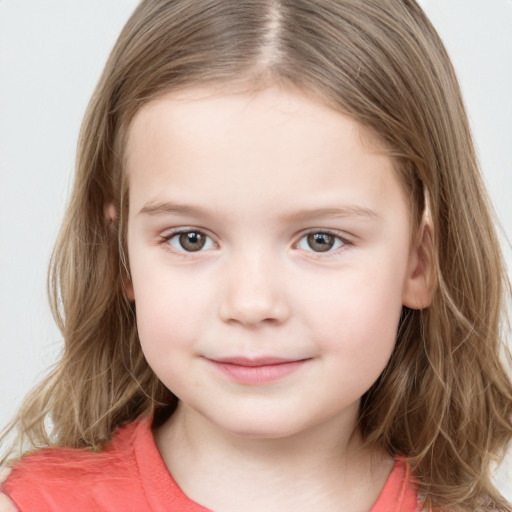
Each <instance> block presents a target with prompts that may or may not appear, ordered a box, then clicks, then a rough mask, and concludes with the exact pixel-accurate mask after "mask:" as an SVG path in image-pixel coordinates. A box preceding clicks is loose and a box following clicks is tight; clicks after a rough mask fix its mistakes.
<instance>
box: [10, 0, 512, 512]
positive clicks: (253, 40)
mask: <svg viewBox="0 0 512 512" xmlns="http://www.w3.org/2000/svg"><path fill="white" fill-rule="evenodd" d="M226 84H229V85H230V87H233V88H240V89H241V90H258V89H263V88H265V87H268V86H269V85H274V84H277V85H279V86H283V87H285V88H295V89H298V90H300V91H302V92H304V93H306V94H308V95H310V97H312V98H314V99H316V100H318V101H321V102H322V103H324V104H326V105H328V106H330V107H331V108H333V109H335V110H337V111H339V112H341V113H343V114H346V115H349V116H350V117H352V118H353V119H355V120H356V121H358V122H359V123H361V125H363V126H365V127H367V128H369V129H370V130H371V132H372V133H375V134H377V137H378V139H379V140H380V141H382V142H383V143H384V145H385V147H386V148H388V150H389V152H390V154H391V155H392V156H393V158H395V160H396V162H397V172H398V174H399V176H400V181H401V183H402V184H403V186H404V188H405V189H406V191H407V193H408V196H409V197H410V201H411V206H412V211H413V224H414V226H416V227H417V226H419V225H420V221H421V218H422V217H423V216H424V215H428V218H429V225H430V227H431V229H430V230H429V231H428V233H427V234H426V236H427V238H428V240H427V243H426V244H425V251H426V254H425V259H426V261H427V260H428V262H429V264H431V265H432V275H433V300H432V305H431V306H430V307H428V308H426V309H423V310H410V309H407V308H404V310H403V314H402V319H401V322H400V327H399V330H398V335H397V342H396V347H395V350H394V352H393V355H392V357H391V360H390V362H389V364H388V366H387V368H386V369H385V371H384V373H383V374H382V375H381V377H380V378H379V379H378V381H377V382H376V383H375V384H374V385H373V386H372V388H371V389H370V390H369V391H368V392H367V393H366V394H365V395H364V396H363V398H362V401H361V408H360V419H359V427H360V429H361V432H362V433H363V436H364V438H365V439H366V442H367V443H368V444H369V445H373V446H383V447H385V448H386V449H387V450H388V451H389V453H390V454H393V455H396V454H400V455H402V456H404V457H406V458H407V459H408V461H409V462H410V464H411V467H412V470H413V473H414V475H415V477H416V479H417V484H418V488H419V490H420V493H421V496H422V497H423V500H424V503H423V504H424V507H425V508H428V507H429V506H433V507H434V508H436V509H440V510H466V511H474V510H509V509H508V505H507V504H506V502H505V500H504V499H503V498H502V497H501V496H500V495H499V493H498V491H497V490H496V489H495V488H494V487H493V485H492V483H491V479H490V462H491V461H493V460H495V459H497V458H499V456H500V455H501V454H502V453H503V450H504V448H505V447H506V446H507V444H508V443H509V441H510V438H511V436H512V384H511V381H510V377H509V374H508V372H507V370H506V368H505V366H504V364H505V363H504V359H501V358H500V354H501V356H503V355H505V356H506V357H508V356H507V351H506V348H505V345H504V344H503V343H502V341H501V333H500V329H501V328H502V327H503V325H502V323H501V322H502V319H503V315H504V297H505V295H506V294H507V293H508V294H510V286H509V284H508V280H507V276H506V273H505V270H504V264H503V259H502V255H501V252H500V248H499V243H498V240H497V236H496V233H495V228H494V225H493V216H492V208H491V206H490V202H489V200H488V197H487V195H486V193H485V189H484V186H483V183H482V178H481V176H480V173H479V169H478V164H477V159H476V155H475V150H474V146H473V143H472V139H471V133H470V129H469V125H468V120H467V116H466V113H465V109H464V105H463V102H462V98H461V92H460V89H459V85H458V83H457V79H456V76H455V73H454V70H453V67H452V65H451V63H450V60H449V58H448V55H447V53H446V50H445V48H444V46H443V44H442V42H441V40H440V38H439V36H438V34H437V33H436V31H435V29H434V28H433V27H432V25H431V24H430V22H429V21H428V19H427V18H426V16H425V15H424V13H423V12H422V10H421V9H420V8H419V7H418V5H417V4H416V3H415V2H414V1H413V0H365V1H361V0H339V1H332V0H317V1H315V2H312V1H310V0H261V1H258V0H237V1H226V0H225V1H222V0H204V1H201V2H198V1H195V0H175V1H170V0H145V1H142V2H141V3H140V5H139V6H138V7H137V9H136V10H135V12H134V13H133V15H132V16H131V18H130V19H129V21H128V22H127V24H126V26H125V27H124V29H123V31H122V33H121V35H120V37H119V39H118V41H117V43H116V45H115V47H114V49H113V51H112V53H111V55H110V58H109V60H108V62H107V65H106V67H105V70H104V72H103V75H102V77H101V79H100V82H99V84H98V86H97V88H96V91H95V93H94V95H93V97H92V99H91V102H90V104H89V107H88V110H87V113H86V116H85V119H84V123H83V125H82V130H81V134H80V139H79V144H78V154H77V164H76V173H75V183H74V188H73V192H72V195H71V198H70V202H69V206H68V210H67V213H66V216H65V220H64V224H63V226H62V230H61V233H60V235H59V239H58V242H57V245H56V248H55V251H54V254H53V257H52V263H51V270H50V274H49V289H50V300H51V304H52V308H53V311H54V315H55V319H56V321H57V323H58V325H59V327H60V329H61V331H62V334H63V337H64V352H63V355H62V359H61V360H60V361H59V363H58V364H57V366H56V367H55V368H54V370H53V371H52V373H51V374H50V375H49V376H48V377H47V379H46V380H45V381H44V382H43V383H42V384H41V385H40V386H39V387H38V388H37V390H36V391H35V392H33V393H32V394H31V395H29V398H28V400H27V401H26V403H25V405H24V406H23V408H22V410H21V411H20V413H19V415H18V417H17V418H16V419H15V422H14V424H16V425H17V427H18V429H19V432H20V440H21V441H20V442H21V443H23V441H27V442H28V445H29V446H32V447H35V446H41V445H54V444H57V445H67V446H76V447H84V446H86V447H90V448H91V449H94V450H98V449H100V448H101V446H102V445H103V443H104V442H105V441H107V440H108V439H109V438H110V437H111V435H112V433H113V431H114V430H115V428H117V427H119V426H121V425H123V424H125V423H127V422H129V421H132V420H133V419H134V418H135V417H136V416H138V415H140V414H143V413H146V414H153V413H155V412H156V413H157V416H158V414H160V413H161V414H162V415H166V414H167V415H168V414H170V412H172V410H173V408H174V407H175V405H176V398H175V397H174V396H173V395H172V394H171V393H170V392H169V391H168V390H167V389H165V387H164V386H163V384H162V383H161V382H160V381H159V380H158V379H157V377H156V375H155V374H154V373H153V371H152V370H151V368H150V367H149V366H148V365H147V363H146V361H145V359H144V356H143V354H142V351H141V348H140V344H139V342H138V337H137V329H136V319H135V311H134V306H133V305H132V304H130V302H129V301H128V300H127V298H126V296H125V282H126V279H129V270H128V269H129V262H128V261H127V259H126V221H127V212H128V209H129V204H128V187H129V183H128V177H127V176H126V173H125V172H124V168H125V163H124V160H123V159H124V147H125V144H126V140H127V134H128V131H129V127H130V123H131V121H132V119H133V117H134V115H135V114H136V113H137V112H138V111H139V110H140V109H141V108H142V107H143V106H144V105H146V104H147V103H148V102H150V101H152V100H155V99H157V98H159V97H161V96H162V95H164V94H167V93H169V92H172V91H178V90H183V89H186V88H190V87H196V86H202V87H204V86H207V87H211V88H217V89H218V90H219V91H221V90H222V88H223V87H225V85H226ZM425 198H427V200H425ZM106 204H112V205H114V207H115V209H116V211H117V212H118V214H119V218H118V219H116V220H115V221H114V222H111V219H110V218H108V216H105V214H104V208H105V205H106ZM427 207H428V212H427ZM426 212H427V213H426ZM46 418H51V422H52V427H51V429H50V430H48V429H47V428H46V426H45V419H46Z"/></svg>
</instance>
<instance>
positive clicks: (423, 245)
mask: <svg viewBox="0 0 512 512" xmlns="http://www.w3.org/2000/svg"><path fill="white" fill-rule="evenodd" d="M433 275H434V272H433V244H432V226H431V224H430V222H429V221H428V219H427V217H426V216H424V218H423V220H422V222H421V225H420V229H419V230H418V236H417V237H416V240H415V242H414V243H413V244H412V247H411V252H410V254H409V260H408V267H407V275H406V281H405V283H404V289H403V292H402V305H404V306H407V307H408V308H410V309H423V308H426V307H428V306H430V304H431V303H432V295H433V288H434V284H433Z"/></svg>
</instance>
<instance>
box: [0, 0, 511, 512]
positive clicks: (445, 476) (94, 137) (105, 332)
mask: <svg viewBox="0 0 512 512" xmlns="http://www.w3.org/2000/svg"><path fill="white" fill-rule="evenodd" d="M77 158H78V160H77V172H76V177H75V184H74V189H73V192H72V196H71V200H70V204H69V208H68V211H67V213H66V216H65V220H64V224H63V227H62V231H61V234H60V237H59V240H58V243H57V246H56V249H55V252H54V256H53V261H52V267H51V274H50V275H51V281H50V282H51V289H52V293H53V310H54V312H55V315H56V318H57V321H58V323H59V326H60V327H61V329H62V333H63V337H64V341H65V349H64V353H63V355H62V359H61V361H60V362H59V364H58V366H57V367H56V368H55V370H54V371H53V372H52V373H51V374H50V375H49V376H48V377H47V379H46V380H45V381H44V382H43V383H42V384H41V385H40V386H39V387H38V388H37V389H36V390H35V392H33V393H32V394H30V396H29V397H28V398H27V400H26V402H25V404H24V405H23V407H22V409H21V411H20V412H19V414H18V416H17V418H16V419H15V421H14V422H13V425H12V426H11V433H12V432H15V431H16V432H17V433H18V438H17V442H16V443H14V445H13V451H12V452H11V453H10V455H9V456H8V457H6V458H5V460H4V464H7V462H9V464H10V465H12V466H13V469H12V471H11V473H10V475H9V477H8V479H7V480H6V482H5V483H4V484H3V487H2V490H3V492H4V493H5V494H6V496H4V497H3V499H4V504H3V505H0V507H3V509H1V508H0V510H8V509H9V507H14V506H16V507H17V508H18V509H19V510H20V511H22V512H25V511H41V510H48V511H66V510H73V511H90V510H96V511H114V510H115V511H117V510H123V511H145V510H152V511H160V510H161V511H190V512H192V511H197V512H198V511H204V510H214V511H216V512H231V511H238V512H239V511H244V512H252V511H261V510H266V511H268V512H271V511H282V510H286V509H290V510H294V511H297V512H299V511H306V510H307V511H311V510H314V511H315V512H323V511H329V512H332V511H338V510H339V511H351V512H367V511H371V512H384V511H388V512H391V511H393V512H395V511H402V512H413V511H420V510H434V511H441V510H443V511H448V510H450V511H451V510H463V511H475V510H501V511H505V510H510V507H509V505H508V504H507V503H506V502H505V500H504V499H503V498H502V497H501V496H500V494H499V493H498V491H497V490H496V489H495V488H494V487H493V485H492V483H491V480H490V464H491V463H492V462H493V461H494V460H496V459H499V457H500V455H501V454H502V452H503V450H504V449H505V447H506V446H507V444H508V442H509V440H510V438H511V435H512V384H511V381H510V377H509V374H508V370H507V368H506V367H505V363H504V362H502V360H501V359H500V354H501V355H504V354H505V352H506V351H505V345H504V344H502V343H501V339H500V325H501V320H502V316H501V315H502V313H503V310H504V295H505V293H506V292H507V290H508V282H507V279H506V274H505V271H504V267H503V262H502V258H501V254H500V250H499V246H498V242H497V238H496V234H495V230H494V227H493V222H492V217H491V215H490V206H489V203H488V199H487V196H486V194H485V191H484V188H483V185H482V180H481V177H480V174H479V171H478V167H477V164H476V158H475V152H474V148H473V144H472V141H471V136H470V131H469V127H468V121H467V118H466V114H465V111H464V106H463V104H462V100H461V94H460V91H459V87H458V84H457V80H456V78H455V75H454V72H453V69H452V66H451V64H450V61H449V59H448V57H447V54H446V52H445V49H444V47H443V45H442V43H441V41H440V39H439V37H438V35H437V34H436V32H435V30H434V28H433V27H432V26H431V24H430V23H429V21H428V20H427V18H426V17H425V15H424V13H423V12H422V11H421V9H420V8H419V7H418V6H417V5H416V4H415V3H414V1H413V0H336V1H334V0H331V1H326V0H315V1H312V0H307V1H306V0H261V1H260V0H237V1H236V2H234V1H233V2H230V1H223V0H207V1H201V2H199V1H195V0H173V1H170V0H144V1H143V2H142V3H141V4H140V5H139V7H138V8H137V9H136V11H135V12H134V14H133V15H132V17H131V18H130V20H129V21H128V23H127V24H126V26H125V28H124V29H123V32H122V34H121V36H120V38H119V40H118V42H117V44H116V46H115V48H114V50H113V52H112V54H111V56H110V59H109V61H108V63H107V65H106V68H105V70H104V73H103V75H102V78H101V80H100V83H99V85H98V87H97V90H96V92H95V94H94V96H93V98H92V101H91V103H90V106H89V109H88V112H87V114H86V118H85V121H84V124H83V128H82V132H81V137H80V143H79V150H78V157H77ZM16 446H19V447H20V448H21V450H23V451H25V452H28V451H30V453H28V454H25V456H23V457H22V458H19V460H16V461H13V457H16V458H18V457H19V454H17V455H15V453H14V449H15V448H16ZM8 459H9V460H8ZM7 497H9V498H10V500H12V502H11V501H9V500H8V498H7Z"/></svg>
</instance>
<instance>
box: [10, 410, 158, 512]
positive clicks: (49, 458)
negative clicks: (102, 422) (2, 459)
mask: <svg viewBox="0 0 512 512" xmlns="http://www.w3.org/2000/svg"><path fill="white" fill-rule="evenodd" d="M141 431H143V433H144V432H145V433H146V435H151V433H150V422H149V420H148V419H144V420H137V421H136V422H133V423H131V424H129V425H127V426H125V427H122V428H121V429H118V430H117V431H116V432H115V433H114V436H113V438H112V441H111V442H110V443H108V444H107V445H106V446H105V448H104V449H103V450H102V451H101V452H99V453H93V452H91V451H89V450H87V449H76V448H67V447H54V448H44V449H41V450H37V451H34V452H32V453H29V454H27V455H26V456H24V457H23V458H22V459H21V460H20V461H18V462H17V463H16V464H15V466H14V467H13V470H12V472H11V474H10V475H9V477H8V478H7V480H6V482H5V483H4V485H3V486H2V491H3V492H5V493H6V494H7V495H8V496H9V497H10V498H11V499H12V500H13V501H14V503H15V504H16V505H18V508H19V509H20V510H21V511H22V512H23V511H30V510H41V508H40V507H41V504H43V503H44V504H46V505H47V508H46V509H47V510H52V511H53V510H75V511H79V510H116V509H119V507H121V509H124V510H127V509H126V506H125V504H124V501H126V499H127V492H126V491H127V489H129V491H130V494H131V496H130V499H131V501H132V503H133V504H135V503H137V502H138V503H139V505H142V504H143V502H144V493H143V490H142V487H141V486H140V483H139V475H138V467H137V463H136V459H135V455H134V450H135V448H134V445H135V442H136V438H137V436H140V435H141ZM142 437H143V436H142ZM113 503H116V504H117V505H118V506H119V507H114V508H112V507H111V505H112V504H113ZM0 504H1V502H0ZM107 504H108V505H109V507H110V508H105V506H106V505H107ZM46 509H45V510H46ZM0 512H10V511H9V509H5V511H4V510H3V509H2V508H0Z"/></svg>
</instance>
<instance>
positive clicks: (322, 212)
mask: <svg viewBox="0 0 512 512" xmlns="http://www.w3.org/2000/svg"><path fill="white" fill-rule="evenodd" d="M137 215H150V216H160V215H180V216H190V217H204V218H208V217H213V213H212V212H211V211H210V210H207V209H205V208H202V207H200V206H192V205H187V204H180V203H170V202H158V203H155V202H150V203H147V204H145V205H144V206H143V207H142V208H141V210H140V211H139V213H138V214H137ZM324 217H337V218H346V217H356V218H368V219H378V218H379V215H378V214H377V213H376V212H375V211H374V210H372V209H370V208H366V207H363V206H357V205H350V206H340V207H336V208H311V209H305V210H300V211H297V212H292V213H290V214H286V215H284V216H283V220H285V221H287V222H303V221H307V220H308V221H311V220H315V219H320V218H324Z"/></svg>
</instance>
